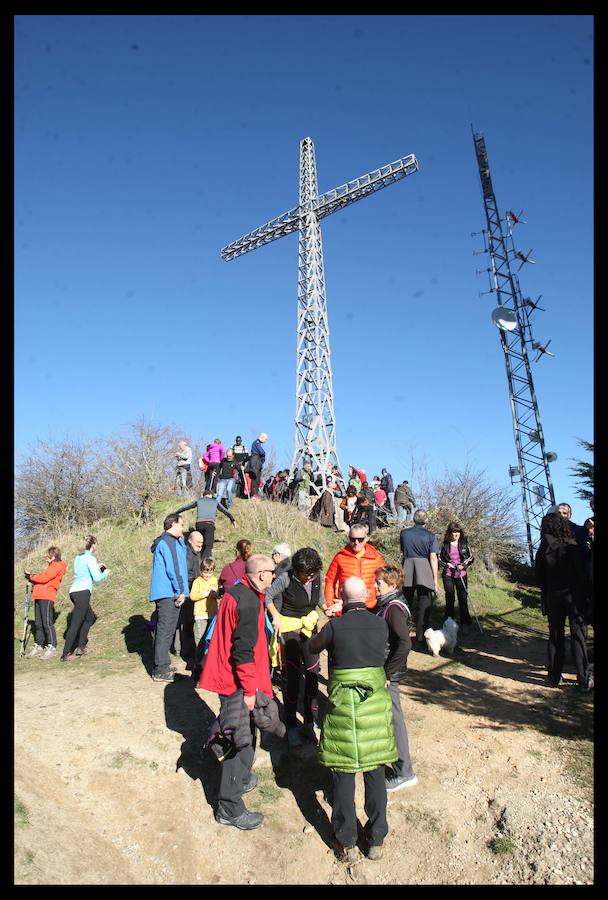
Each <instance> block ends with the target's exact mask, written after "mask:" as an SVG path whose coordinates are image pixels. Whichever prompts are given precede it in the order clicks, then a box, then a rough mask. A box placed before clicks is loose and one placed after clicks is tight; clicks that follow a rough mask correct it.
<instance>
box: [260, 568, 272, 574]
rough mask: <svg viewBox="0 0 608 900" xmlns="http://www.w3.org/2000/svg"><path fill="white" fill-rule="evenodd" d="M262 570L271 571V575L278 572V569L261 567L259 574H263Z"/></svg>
mask: <svg viewBox="0 0 608 900" xmlns="http://www.w3.org/2000/svg"><path fill="white" fill-rule="evenodd" d="M262 572H270V574H271V575H274V574H275V572H276V569H260V570H259V574H260V575H261V574H262Z"/></svg>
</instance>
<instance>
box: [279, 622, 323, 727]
mask: <svg viewBox="0 0 608 900" xmlns="http://www.w3.org/2000/svg"><path fill="white" fill-rule="evenodd" d="M283 674H284V676H285V682H284V684H285V687H284V688H283V703H284V705H285V725H286V727H287V728H295V726H296V725H297V724H298V719H297V715H296V713H297V709H298V693H299V690H300V679H301V678H302V676H304V722H306V723H308V722H314V721H315V719H316V716H317V711H318V704H317V695H318V693H319V654H318V653H311V652H310V650H309V649H308V638H305V637H303V636H302V635H301V634H300V632H299V631H294V632H288V633H287V634H286V635H285V643H284V645H283Z"/></svg>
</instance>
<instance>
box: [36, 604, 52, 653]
mask: <svg viewBox="0 0 608 900" xmlns="http://www.w3.org/2000/svg"><path fill="white" fill-rule="evenodd" d="M54 608H55V604H54V603H53V601H52V600H35V601H34V611H35V621H36V643H37V644H38V646H39V647H46V646H48V645H49V644H50V645H51V647H56V646H57V635H56V633H55V625H54V624H53V610H54Z"/></svg>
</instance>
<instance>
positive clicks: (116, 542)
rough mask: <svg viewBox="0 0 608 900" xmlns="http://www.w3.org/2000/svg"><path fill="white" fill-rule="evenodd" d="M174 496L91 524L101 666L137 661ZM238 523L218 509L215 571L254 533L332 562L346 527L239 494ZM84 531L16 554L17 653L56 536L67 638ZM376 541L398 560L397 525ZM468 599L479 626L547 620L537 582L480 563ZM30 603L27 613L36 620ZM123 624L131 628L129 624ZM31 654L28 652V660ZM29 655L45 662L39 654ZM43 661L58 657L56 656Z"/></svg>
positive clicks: (258, 546) (263, 545) (61, 625)
mask: <svg viewBox="0 0 608 900" xmlns="http://www.w3.org/2000/svg"><path fill="white" fill-rule="evenodd" d="M176 505H177V502H176V500H175V499H171V500H168V501H164V502H161V503H158V504H157V505H156V507H155V518H154V521H153V523H152V524H149V525H145V526H139V527H138V526H135V525H134V524H133V523H131V522H127V521H122V522H121V521H117V520H114V519H107V520H101V521H99V522H97V523H96V524H95V525H94V526H93V528H92V529H91V531H92V533H93V534H95V535H96V537H97V540H98V551H97V558H98V560H99V562H100V563H101V562H103V563H105V565H106V566H108V568H109V569H110V573H111V574H110V577H109V579H108V580H107V581H104V582H102V583H101V584H99V585H95V587H94V589H93V597H92V606H93V609H94V610H95V612H96V614H97V615H98V622H97V623H96V624H95V626H94V627H93V629H92V630H91V634H90V642H89V643H90V645H91V648H92V649H93V650H94V657H91V663H92V662H93V658H94V659H95V660H96V661H99V663H101V664H103V665H102V667H106V668H107V667H109V668H110V669H115V668H116V667H121V666H124V665H129V664H135V663H136V661H137V655H136V652H135V651H136V650H137V641H138V635H140V634H141V635H142V636H144V635H145V633H144V631H143V624H144V620H145V619H148V618H149V617H150V614H151V612H152V609H153V606H152V605H151V604H150V603H149V601H148V588H149V582H150V565H151V554H150V544H151V543H152V541H153V539H154V538H155V537H156V536H157V535H158V534H160V533H161V532H162V522H163V519H164V517H165V516H166V515H167V513H169V512H171V511H172V510H173V509H175V507H176ZM232 511H233V514H234V516H235V518H236V528H233V527H232V526H231V524H230V522H229V521H228V519H227V518H225V517H224V516H222V515H218V517H217V518H218V521H217V528H216V541H215V546H214V553H213V555H214V559H215V561H216V571H217V572H219V571H220V569H221V568H222V566H223V565H224V564H225V563H226V562H228V561H230V560H231V559H233V558H234V548H235V544H236V542H237V541H238V540H239V539H240V538H248V539H249V540H251V541H252V543H253V547H254V552H258V553H269V552H270V551H271V550H272V547H273V546H274V544H276V543H278V542H280V541H286V542H287V543H288V544H289V545H290V546H291V548H292V550H294V551H295V550H296V549H298V548H299V547H305V546H309V547H314V548H315V549H316V550H317V551H318V552H319V554H320V555H321V558H322V559H323V563H324V567H325V568H327V566H328V565H329V563H330V562H331V559H332V557H333V555H334V553H335V552H336V551H337V550H338V549H339V547H341V546H342V545H343V544H344V535H343V534H338V533H336V532H334V531H332V530H331V529H328V528H322V527H320V526H319V525H316V524H315V523H313V522H310V521H309V520H308V519H306V518H305V517H304V516H302V515H301V514H300V513H298V511H297V510H296V509H295V508H294V507H291V506H286V505H284V504H280V503H271V502H269V501H260V502H249V501H246V500H236V501H235V504H234V506H233V510H232ZM186 524H187V525H188V526H193V525H194V511H191V512H188V513H186ZM81 538H82V535H80V534H75V533H67V534H63V535H56V534H54V535H49V537H48V540H46V541H45V542H44V543H43V544H41V545H40V546H39V547H38V548H37V549H36V550H34V551H33V552H31V553H29V554H28V555H27V556H26V557H24V558H22V559H18V560H17V561H16V562H15V566H14V635H15V655H16V656H18V653H19V642H20V639H21V633H22V628H23V600H24V595H25V584H26V582H25V579H24V578H23V571H24V569H28V570H31V571H34V572H40V571H41V570H42V569H43V568H44V566H45V560H44V556H45V553H46V549H47V547H48V546H49V545H50V544H51V543H56V544H58V545H59V546H60V547H61V551H62V555H63V558H64V559H65V560H66V561H67V563H68V571H67V574H66V576H65V578H64V579H63V583H62V585H61V588H60V590H59V595H58V599H57V602H56V612H57V614H58V616H57V619H56V622H55V628H56V629H57V638H58V645H59V649H60V650H61V648H62V646H63V635H64V633H65V630H66V624H67V616H68V614H69V613H70V612H71V608H72V604H71V602H70V599H69V596H68V588H69V586H70V583H71V579H72V574H73V560H74V556H75V554H76V552H77V546H78V543H79V541H80V539H81ZM373 543H374V544H375V545H376V546H377V548H378V549H379V550H380V552H381V553H382V554H383V555H384V557H385V558H386V560H387V561H391V562H395V563H399V562H400V560H401V553H400V550H399V527H398V526H392V527H390V528H385V529H382V530H379V531H378V532H377V533H376V534H375V535H374V540H373ZM469 590H470V597H471V604H472V607H473V608H474V610H475V612H476V614H477V615H478V617H479V619H480V621H481V623H482V626H483V624H484V622H486V623H488V622H489V621H490V620H491V619H493V618H495V617H501V618H502V617H506V618H507V619H508V621H509V623H510V624H511V625H528V626H531V625H534V626H535V627H537V628H538V627H540V628H543V623H544V620H543V617H542V616H541V613H540V598H539V595H538V591H537V589H536V588H534V587H531V586H530V585H527V584H521V583H517V582H511V581H507V580H506V579H505V578H504V577H502V576H500V575H496V574H490V573H488V572H487V571H486V570H485V569H484V568H483V567H482V566H481V565H476V566H475V567H474V569H473V570H472V572H471V577H470V585H469ZM443 602H444V598H443V590H442V588H441V585H440V590H439V595H438V599H437V604H436V605H435V606H434V612H433V616H434V625H435V627H438V625H439V624H440V621H441V618H442V611H443ZM33 617H34V611H33V608H32V610H31V613H30V619H31V620H32V622H33ZM125 629H126V631H125ZM32 646H33V637H30V638H29V639H28V649H31V647H32ZM29 662H30V661H26V660H25V659H24V660H23V661H22V664H23V665H27V664H28V663H29ZM31 662H32V663H34V664H36V665H40V663H39V661H38V660H32V661H31ZM43 665H47V666H54V665H59V656H57V657H56V658H55V659H53V660H49V661H46V662H45V663H43Z"/></svg>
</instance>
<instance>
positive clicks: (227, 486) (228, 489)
mask: <svg viewBox="0 0 608 900" xmlns="http://www.w3.org/2000/svg"><path fill="white" fill-rule="evenodd" d="M235 490H236V481H235V480H234V478H221V479H220V482H219V484H218V487H217V496H216V500H217V502H218V503H219V502H220V500H221V499H222V497H225V498H226V504H225V505H226V507H227V508H228V509H230V507H231V506H232V500H233V499H234V492H235Z"/></svg>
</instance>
